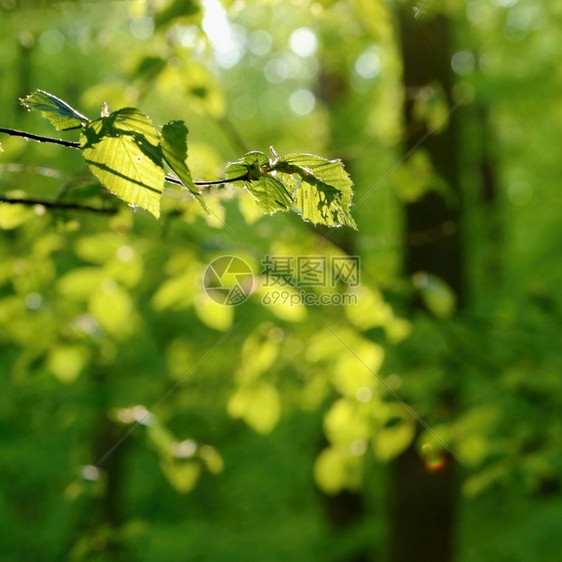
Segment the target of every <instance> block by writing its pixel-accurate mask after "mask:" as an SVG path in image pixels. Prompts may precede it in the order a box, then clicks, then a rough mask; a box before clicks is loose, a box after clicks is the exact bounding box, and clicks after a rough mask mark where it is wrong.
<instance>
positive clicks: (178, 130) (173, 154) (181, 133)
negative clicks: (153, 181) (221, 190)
mask: <svg viewBox="0 0 562 562" xmlns="http://www.w3.org/2000/svg"><path fill="white" fill-rule="evenodd" d="M160 146H161V147H162V156H163V157H164V160H165V161H166V162H167V164H168V166H170V168H171V169H172V171H173V172H174V173H175V174H176V175H177V176H178V177H179V179H180V180H181V182H182V183H183V185H184V186H185V187H187V189H189V191H191V193H193V195H194V196H195V198H196V199H197V201H199V203H200V204H201V206H202V207H203V208H204V209H207V206H206V205H205V203H204V201H203V198H202V197H201V193H200V192H199V190H198V189H197V187H196V185H195V184H194V183H193V178H192V177H191V172H190V171H189V168H188V167H187V127H186V126H185V123H184V122H183V121H170V122H169V123H166V125H164V126H163V127H162V139H161V141H160Z"/></svg>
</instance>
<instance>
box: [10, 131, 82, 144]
mask: <svg viewBox="0 0 562 562" xmlns="http://www.w3.org/2000/svg"><path fill="white" fill-rule="evenodd" d="M0 133H5V134H6V135H10V136H12V137H23V138H24V139H27V140H34V141H37V142H48V143H51V144H60V145H62V146H66V147H67V148H80V143H79V142H73V141H65V140H61V139H53V138H51V137H42V136H40V135H34V134H32V133H27V132H25V131H17V130H16V129H3V128H0Z"/></svg>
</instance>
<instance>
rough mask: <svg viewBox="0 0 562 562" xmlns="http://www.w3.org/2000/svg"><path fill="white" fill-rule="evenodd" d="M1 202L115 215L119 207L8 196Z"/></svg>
mask: <svg viewBox="0 0 562 562" xmlns="http://www.w3.org/2000/svg"><path fill="white" fill-rule="evenodd" d="M0 203H9V204H11V205H27V206H29V207H34V206H35V205H41V206H43V207H45V208H47V209H62V210H67V211H87V212H90V213H98V214H101V215H114V214H115V213H117V209H100V208H99V207H90V206H89V205H78V204H77V203H61V202H57V201H48V200H45V199H22V198H16V197H13V198H11V197H10V198H6V197H0Z"/></svg>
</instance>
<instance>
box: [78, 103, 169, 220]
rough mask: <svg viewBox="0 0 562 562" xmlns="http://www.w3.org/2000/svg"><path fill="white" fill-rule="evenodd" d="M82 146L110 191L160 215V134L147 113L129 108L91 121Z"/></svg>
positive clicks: (161, 185)
mask: <svg viewBox="0 0 562 562" xmlns="http://www.w3.org/2000/svg"><path fill="white" fill-rule="evenodd" d="M80 147H81V149H82V153H83V155H84V159H85V160H86V163H87V164H88V167H89V168H90V170H91V172H92V173H93V174H94V175H95V176H96V177H97V178H98V180H99V181H100V182H101V183H102V184H103V185H104V186H105V187H106V188H107V189H109V191H111V192H112V193H114V194H115V195H117V197H119V198H120V199H123V201H126V202H127V203H129V204H130V205H136V206H139V207H141V208H143V209H146V210H147V211H149V212H150V213H152V214H153V215H154V216H155V217H156V218H158V217H159V216H160V197H161V195H162V190H163V186H164V168H163V164H162V151H161V148H160V135H159V134H158V131H157V130H156V129H155V128H154V125H153V124H152V121H151V120H150V119H149V118H148V117H147V116H146V115H144V113H141V112H140V111H139V110H138V109H134V108H131V107H127V108H124V109H120V110H119V111H115V112H114V113H111V114H110V115H109V117H101V118H99V119H96V120H95V121H92V122H91V123H88V124H87V125H86V126H85V127H84V129H83V131H82V134H81V136H80Z"/></svg>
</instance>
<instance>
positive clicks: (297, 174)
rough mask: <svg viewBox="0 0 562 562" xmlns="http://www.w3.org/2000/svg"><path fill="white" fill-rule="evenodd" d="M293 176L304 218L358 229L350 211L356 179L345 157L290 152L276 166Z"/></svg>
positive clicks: (296, 194)
mask: <svg viewBox="0 0 562 562" xmlns="http://www.w3.org/2000/svg"><path fill="white" fill-rule="evenodd" d="M273 168H274V169H275V170H278V171H279V172H282V173H283V175H285V174H289V175H291V176H292V177H293V182H294V187H295V193H294V197H295V200H296V206H297V209H298V210H299V211H300V212H301V214H302V218H303V219H304V220H307V221H311V222H313V223H314V224H324V225H326V226H341V225H344V224H345V225H347V226H350V227H351V228H354V229H357V225H356V224H355V221H354V220H353V217H352V216H351V213H350V212H349V207H350V206H351V198H352V197H353V189H352V187H353V182H352V181H351V178H350V177H349V175H348V174H347V172H346V171H345V170H344V167H343V163H342V162H341V160H326V159H325V158H322V157H320V156H315V155H313V154H288V155H286V156H283V157H282V158H280V159H279V161H278V162H277V163H276V164H275V166H274V167H273Z"/></svg>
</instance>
